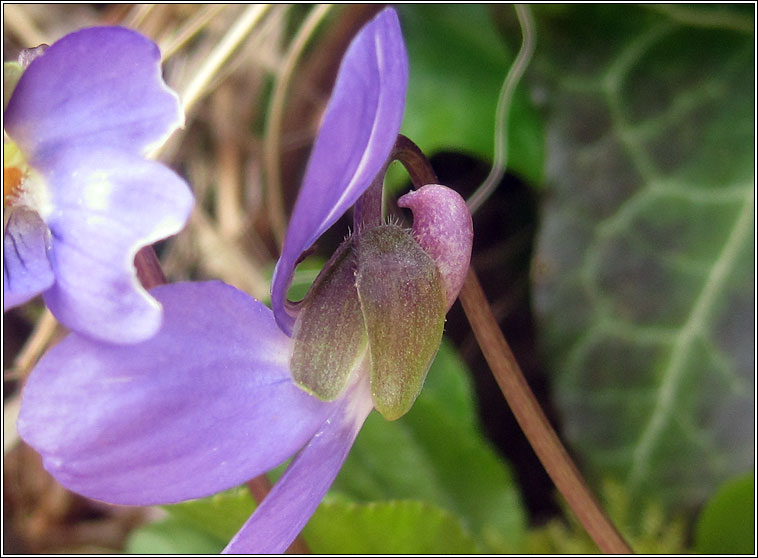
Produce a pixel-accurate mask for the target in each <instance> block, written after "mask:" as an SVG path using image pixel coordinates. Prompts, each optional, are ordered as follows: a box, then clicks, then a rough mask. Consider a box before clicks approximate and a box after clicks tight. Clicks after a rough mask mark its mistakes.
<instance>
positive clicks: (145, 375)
mask: <svg viewBox="0 0 758 558" xmlns="http://www.w3.org/2000/svg"><path fill="white" fill-rule="evenodd" d="M151 292H152V294H154V295H155V297H156V298H157V299H158V300H159V301H160V302H161V303H162V304H163V306H164V309H165V323H164V327H163V328H162V329H161V331H160V332H159V333H158V335H156V336H155V337H153V338H152V339H150V340H149V341H146V342H144V343H140V344H137V345H126V346H124V345H108V344H103V343H98V342H96V341H93V340H91V339H88V338H86V337H83V336H80V335H76V334H72V335H70V336H68V337H67V338H66V339H64V340H63V341H62V342H61V343H60V344H59V345H57V346H56V347H54V348H53V349H52V350H51V351H50V352H49V353H47V355H45V356H44V357H43V358H42V360H41V361H40V363H39V364H38V365H37V367H36V368H35V370H34V371H33V372H32V374H31V375H30V377H29V380H28V382H27V384H26V387H25V389H24V392H23V400H22V407H21V414H20V417H19V421H18V429H19V433H20V434H21V437H22V438H23V439H24V440H25V441H26V442H27V443H29V444H30V445H31V446H32V447H34V448H35V449H36V450H37V451H38V452H40V453H41V454H42V457H43V460H44V465H45V468H46V469H47V470H48V471H50V473H52V475H53V476H54V477H55V478H56V479H58V481H60V482H61V484H63V485H64V486H66V487H68V488H70V489H71V490H74V491H75V492H79V493H80V494H83V495H85V496H88V497H90V498H95V499H99V500H104V501H106V502H111V503H117V504H138V505H147V504H157V503H169V502H175V501H179V500H185V499H189V498H198V497H203V496H207V495H209V494H212V493H215V492H218V491H220V490H224V489H227V488H230V487H233V486H237V485H239V484H240V483H242V482H244V481H246V480H248V479H250V478H252V477H254V476H257V475H259V474H261V473H263V472H265V471H267V470H269V469H270V468H272V467H275V466H276V465H278V464H279V463H281V462H283V461H284V460H286V459H287V458H288V457H289V456H291V455H292V454H293V453H294V452H296V451H297V450H298V449H299V448H301V447H302V446H303V445H304V444H305V443H306V442H307V441H308V440H309V439H310V438H311V437H312V436H313V434H314V432H316V430H317V429H318V428H319V426H320V425H321V424H322V423H323V421H324V420H325V419H326V418H327V417H328V416H329V414H330V413H331V412H332V410H333V409H334V408H335V405H334V404H329V403H323V402H321V401H319V400H318V399H316V398H315V397H312V396H309V395H307V394H306V393H305V392H303V391H302V390H300V389H298V388H297V387H295V386H294V384H293V383H292V381H291V380H290V377H289V372H288V369H287V362H288V360H289V354H290V343H291V342H290V340H289V338H288V337H286V336H285V335H284V334H283V333H282V332H281V331H280V330H279V328H278V327H277V326H276V324H275V323H274V320H273V317H272V315H271V311H270V310H269V309H268V308H266V307H265V306H264V305H263V304H261V303H260V302H258V301H256V300H254V299H252V298H250V297H249V296H247V295H246V294H244V293H242V292H240V291H238V290H237V289H235V288H233V287H230V286H228V285H225V284H223V283H220V282H209V283H176V284H172V285H164V286H161V287H156V288H155V289H153V290H152V291H151Z"/></svg>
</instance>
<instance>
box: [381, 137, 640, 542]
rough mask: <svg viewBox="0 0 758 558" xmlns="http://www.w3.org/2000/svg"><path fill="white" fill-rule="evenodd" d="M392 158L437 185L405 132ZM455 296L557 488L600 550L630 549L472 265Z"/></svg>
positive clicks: (419, 182) (418, 180) (418, 181)
mask: <svg viewBox="0 0 758 558" xmlns="http://www.w3.org/2000/svg"><path fill="white" fill-rule="evenodd" d="M392 159H397V160H398V161H400V162H401V163H402V164H403V166H404V167H405V168H406V170H407V171H408V175H409V176H410V177H411V181H412V182H413V185H414V187H416V188H420V187H421V186H424V185H425V184H439V181H438V179H437V175H436V174H435V172H434V169H432V165H431V164H430V163H429V160H428V159H427V158H426V156H425V155H424V153H423V152H422V151H421V150H420V149H419V148H418V146H417V145H416V144H415V143H413V142H412V141H411V140H409V139H408V138H406V137H405V136H403V135H399V136H398V138H397V141H396V142H395V147H394V149H393V151H392V155H391V159H390V160H392ZM459 298H460V301H461V304H462V305H463V309H464V311H465V312H466V316H467V317H468V320H469V323H470V324H471V329H472V330H473V332H474V335H475V336H476V340H477V342H478V343H479V347H480V348H481V350H482V354H484V357H485V358H486V359H487V363H488V364H489V366H490V370H492V375H493V376H494V377H495V380H496V381H497V383H498V385H499V386H500V390H501V391H502V392H503V395H504V396H505V399H506V401H507V402H508V405H509V406H510V408H511V410H512V411H513V414H514V416H515V417H516V420H518V423H519V425H520V426H521V430H523V432H524V434H525V435H526V437H527V439H528V440H529V443H530V444H531V445H532V447H533V448H534V452H535V453H536V454H537V457H539V459H540V461H541V462H542V465H543V467H545V470H546V471H547V473H548V475H550V478H551V479H553V483H555V486H556V488H557V489H558V491H559V492H560V493H561V494H562V495H563V497H564V498H565V499H566V501H567V502H568V504H569V506H571V509H572V510H573V511H574V513H575V514H576V515H577V517H578V518H579V520H580V521H581V523H582V525H584V528H585V529H586V530H587V532H588V533H589V535H590V536H591V537H592V539H593V540H594V541H595V543H596V544H597V545H598V547H599V548H600V550H601V551H602V552H605V553H608V554H631V553H632V551H631V549H630V548H629V545H628V544H627V543H626V541H625V540H624V539H623V537H622V536H621V535H620V534H619V532H618V531H617V530H616V527H615V526H614V525H613V523H611V521H610V520H609V519H608V517H607V516H606V515H605V512H603V509H602V508H601V507H600V504H599V503H598V502H597V500H595V497H594V496H593V495H592V492H590V489H589V487H588V486H587V483H586V482H585V481H584V478H582V475H581V474H580V473H579V470H578V469H577V468H576V465H574V462H573V461H572V460H571V457H569V455H568V452H567V451H566V449H565V448H564V447H563V444H562V443H561V441H560V439H559V438H558V435H557V434H556V433H555V431H554V430H553V428H552V426H550V422H548V420H547V417H546V416H545V414H544V413H543V412H542V408H541V407H540V405H539V403H538V402H537V399H536V398H535V397H534V394H533V393H532V390H531V389H530V388H529V384H528V383H527V381H526V378H524V374H523V373H522V372H521V369H520V368H519V365H518V363H517V362H516V359H515V358H514V356H513V353H512V352H511V349H510V347H508V343H507V342H506V341H505V337H503V334H502V332H501V331H500V327H499V326H498V324H497V320H496V319H495V316H494V315H493V314H492V310H491V308H490V305H489V302H487V298H486V297H485V296H484V291H482V287H481V285H480V284H479V279H478V278H477V277H476V273H474V270H473V268H469V271H468V274H467V275H466V281H465V282H464V283H463V288H462V289H461V292H460V294H459Z"/></svg>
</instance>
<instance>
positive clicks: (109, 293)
mask: <svg viewBox="0 0 758 558" xmlns="http://www.w3.org/2000/svg"><path fill="white" fill-rule="evenodd" d="M48 164H49V168H46V169H44V170H43V173H44V178H45V181H46V182H47V184H49V185H50V186H49V196H50V201H49V204H47V205H48V207H49V209H48V211H46V212H43V218H44V219H45V221H46V222H47V224H48V226H49V227H50V231H51V234H52V256H51V260H52V264H53V269H54V271H55V276H56V282H55V284H54V285H53V287H52V288H51V289H49V290H48V291H47V292H46V293H45V302H46V303H47V305H48V307H49V308H50V311H51V312H53V314H54V315H55V316H56V317H57V318H58V319H59V320H60V321H61V322H62V323H63V324H64V325H66V326H67V327H69V328H70V329H72V330H75V331H77V332H80V333H84V334H86V335H90V336H93V337H95V338H97V339H101V340H104V341H111V342H121V343H133V342H137V341H142V340H144V339H147V338H148V337H150V336H151V335H154V334H155V332H156V331H157V330H158V328H159V327H160V323H161V309H160V305H158V304H157V303H156V302H155V300H154V299H153V298H152V297H150V296H149V295H148V294H147V293H146V292H145V290H144V289H143V288H142V286H141V285H140V284H139V281H138V280H137V277H136V273H135V269H134V256H135V254H136V253H137V250H139V248H141V247H142V246H145V245H148V244H152V243H153V242H155V241H157V240H160V239H162V238H165V237H167V236H170V235H172V234H175V233H177V232H179V231H180V230H181V229H182V227H183V226H184V224H185V223H186V221H187V219H188V218H189V214H190V212H191V210H192V205H193V203H194V202H193V198H192V194H191V192H190V191H189V188H188V187H187V185H186V183H185V182H184V181H183V180H182V179H181V178H179V176H177V175H176V174H175V173H174V172H173V171H171V170H170V169H168V168H167V167H165V166H163V165H161V164H159V163H157V162H155V161H149V160H146V159H143V158H142V157H140V156H138V155H130V154H128V153H124V152H120V151H113V150H103V149H99V150H89V149H88V148H86V147H80V148H77V149H66V150H59V151H58V152H56V157H50V159H49V160H48Z"/></svg>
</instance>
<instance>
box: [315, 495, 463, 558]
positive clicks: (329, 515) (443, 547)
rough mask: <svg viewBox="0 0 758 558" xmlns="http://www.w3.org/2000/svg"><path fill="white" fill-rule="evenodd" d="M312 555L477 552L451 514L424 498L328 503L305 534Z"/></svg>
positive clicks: (331, 500)
mask: <svg viewBox="0 0 758 558" xmlns="http://www.w3.org/2000/svg"><path fill="white" fill-rule="evenodd" d="M303 534H304V535H305V538H306V540H307V541H308V545H309V547H310V550H311V552H313V553H314V554H337V553H340V554H405V555H409V554H473V553H476V552H477V551H478V549H477V546H476V543H475V542H474V539H473V538H472V537H471V535H470V534H469V533H467V532H466V530H465V529H464V528H463V526H462V525H461V522H460V521H459V520H458V519H457V518H456V517H455V516H453V515H452V514H450V513H449V512H447V511H446V510H443V509H441V508H438V507H436V506H433V505H431V504H428V503H425V502H417V501H407V500H404V501H392V502H372V503H368V504H365V503H363V504H359V503H354V502H345V501H340V500H335V499H330V501H325V502H323V503H322V504H321V506H319V510H318V513H317V514H316V515H314V517H313V519H312V520H311V521H310V522H309V523H308V526H307V527H306V528H305V531H304V533H303Z"/></svg>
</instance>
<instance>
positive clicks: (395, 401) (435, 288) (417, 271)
mask: <svg viewBox="0 0 758 558" xmlns="http://www.w3.org/2000/svg"><path fill="white" fill-rule="evenodd" d="M357 286H358V297H359V299H360V304H361V310H362V311H363V318H364V320H365V323H366V330H367V332H368V341H369V355H370V363H371V373H370V380H371V396H372V398H373V401H374V407H375V408H376V410H377V411H379V412H380V413H381V414H382V415H383V416H384V418H386V419H387V420H395V419H397V418H400V417H401V416H403V415H404V414H405V413H406V412H408V410H409V409H410V408H411V406H412V405H413V402H414V401H415V400H416V397H417V396H418V394H419V392H420V391H421V388H422V387H423V385H424V380H425V379H426V373H427V371H428V370H429V366H430V365H431V363H432V360H433V359H434V355H436V354H437V350H438V349H439V346H440V342H441V341H442V328H443V326H444V323H445V309H446V306H445V290H444V288H443V286H442V279H441V277H440V274H439V271H438V270H437V266H436V265H435V263H434V260H433V259H432V258H431V257H430V256H429V255H428V254H427V253H426V252H424V250H423V249H422V248H421V247H420V246H419V245H418V244H417V243H416V241H415V240H413V237H412V236H411V235H410V233H409V232H408V231H405V230H404V229H402V228H400V227H398V226H396V225H386V226H381V227H377V228H374V229H371V230H369V231H366V232H365V233H363V234H361V236H360V240H359V246H358V273H357Z"/></svg>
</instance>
